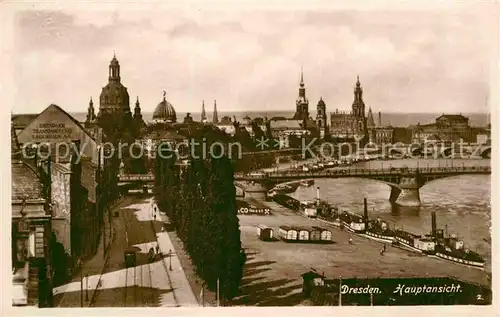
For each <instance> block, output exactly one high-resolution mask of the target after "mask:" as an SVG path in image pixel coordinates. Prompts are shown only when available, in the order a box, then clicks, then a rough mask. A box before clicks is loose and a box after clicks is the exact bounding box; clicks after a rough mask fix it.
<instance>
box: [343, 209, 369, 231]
mask: <svg viewBox="0 0 500 317" xmlns="http://www.w3.org/2000/svg"><path fill="white" fill-rule="evenodd" d="M339 218H340V223H341V224H342V225H343V227H344V228H345V229H347V231H350V232H355V233H364V232H365V229H366V223H365V221H364V219H363V216H361V215H358V214H354V213H350V212H348V211H344V212H342V213H340V217H339Z"/></svg>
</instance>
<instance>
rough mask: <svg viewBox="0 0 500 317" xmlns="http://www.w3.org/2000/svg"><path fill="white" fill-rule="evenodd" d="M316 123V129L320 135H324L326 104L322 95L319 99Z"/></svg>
mask: <svg viewBox="0 0 500 317" xmlns="http://www.w3.org/2000/svg"><path fill="white" fill-rule="evenodd" d="M316 125H317V126H318V130H319V132H320V137H323V136H324V135H325V129H326V104H325V102H324V101H323V97H321V98H320V99H319V102H318V106H317V113H316Z"/></svg>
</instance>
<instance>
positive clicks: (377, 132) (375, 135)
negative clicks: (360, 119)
mask: <svg viewBox="0 0 500 317" xmlns="http://www.w3.org/2000/svg"><path fill="white" fill-rule="evenodd" d="M366 127H367V129H368V142H370V143H372V144H377V145H384V144H392V143H394V141H395V139H394V128H393V127H392V126H391V125H385V126H384V125H382V114H381V113H380V111H379V112H378V123H377V124H375V120H374V119H373V113H372V109H371V108H369V109H368V115H367V119H366Z"/></svg>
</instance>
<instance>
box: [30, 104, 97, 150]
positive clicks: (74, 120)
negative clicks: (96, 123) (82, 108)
mask: <svg viewBox="0 0 500 317" xmlns="http://www.w3.org/2000/svg"><path fill="white" fill-rule="evenodd" d="M50 106H54V107H56V108H57V109H58V110H60V111H61V112H62V113H64V114H65V115H67V116H68V117H69V118H70V119H71V121H73V123H75V124H76V125H77V126H78V127H79V128H80V129H82V130H83V131H84V132H85V134H86V135H87V136H88V137H89V138H90V139H91V140H93V141H94V142H96V143H99V142H97V140H96V139H94V137H92V136H91V135H90V134H89V133H88V131H87V130H86V129H85V128H84V127H83V126H82V124H81V123H80V122H79V121H78V120H76V119H75V118H73V116H72V115H70V114H69V113H67V112H66V111H65V110H64V109H63V108H61V107H59V106H58V105H56V104H54V103H51V104H50V105H48V106H47V108H45V109H43V110H42V112H40V113H39V114H38V115H37V116H36V117H35V118H33V120H31V122H30V123H28V125H27V126H26V127H24V129H23V131H24V130H25V129H26V128H27V127H29V126H30V124H32V123H33V121H35V120H36V119H38V117H39V116H41V115H42V113H44V112H45V111H46V110H47V109H48V108H49V107H50ZM23 131H21V133H22V132H23Z"/></svg>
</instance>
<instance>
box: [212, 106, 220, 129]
mask: <svg viewBox="0 0 500 317" xmlns="http://www.w3.org/2000/svg"><path fill="white" fill-rule="evenodd" d="M212 122H213V123H214V124H217V123H219V116H218V114H217V100H214V116H213V119H212Z"/></svg>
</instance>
